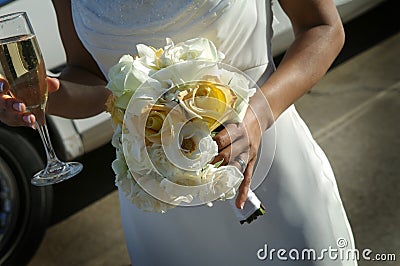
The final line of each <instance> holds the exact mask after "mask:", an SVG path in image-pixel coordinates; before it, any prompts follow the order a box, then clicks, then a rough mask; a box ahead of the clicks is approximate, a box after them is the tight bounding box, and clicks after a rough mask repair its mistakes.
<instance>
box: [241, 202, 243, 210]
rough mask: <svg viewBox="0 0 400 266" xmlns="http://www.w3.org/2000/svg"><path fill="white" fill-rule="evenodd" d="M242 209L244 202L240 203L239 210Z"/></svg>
mask: <svg viewBox="0 0 400 266" xmlns="http://www.w3.org/2000/svg"><path fill="white" fill-rule="evenodd" d="M243 208H244V202H242V203H240V209H241V210H243Z"/></svg>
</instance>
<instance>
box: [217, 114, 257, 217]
mask: <svg viewBox="0 0 400 266" xmlns="http://www.w3.org/2000/svg"><path fill="white" fill-rule="evenodd" d="M262 132H263V130H262V126H261V125H260V120H259V119H257V117H256V115H255V114H254V113H253V112H252V110H251V109H250V108H249V109H248V111H247V113H246V116H245V118H244V119H243V122H242V123H237V124H228V125H226V127H225V128H224V129H223V130H222V131H221V132H219V133H218V134H217V135H216V136H215V137H214V140H215V141H216V142H217V144H218V152H219V153H218V155H217V156H216V157H215V158H214V160H213V163H217V162H220V161H222V160H223V162H222V165H227V164H228V165H233V166H236V167H237V168H238V169H239V170H240V171H241V172H242V173H243V175H244V179H243V181H242V183H241V184H240V187H239V191H238V195H237V197H236V207H237V208H239V209H242V208H243V206H244V203H245V202H246V199H247V193H248V191H249V188H250V183H251V178H252V175H253V169H254V165H255V163H256V159H257V152H258V147H259V146H260V143H261V137H262Z"/></svg>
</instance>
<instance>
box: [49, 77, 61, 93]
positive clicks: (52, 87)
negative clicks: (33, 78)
mask: <svg viewBox="0 0 400 266" xmlns="http://www.w3.org/2000/svg"><path fill="white" fill-rule="evenodd" d="M46 82H47V89H48V91H49V92H50V93H51V92H55V91H57V90H58V89H59V88H60V81H59V80H58V79H57V78H51V77H47V78H46Z"/></svg>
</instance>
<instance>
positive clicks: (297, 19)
mask: <svg viewBox="0 0 400 266" xmlns="http://www.w3.org/2000/svg"><path fill="white" fill-rule="evenodd" d="M279 2H280V4H281V7H282V8H283V10H284V11H285V12H286V14H287V15H288V17H289V18H290V21H291V22H292V26H293V31H294V35H295V40H294V42H293V44H292V45H291V46H290V48H289V49H288V50H287V52H286V54H285V56H284V58H283V60H282V62H281V63H280V64H279V66H278V68H277V70H276V71H275V72H274V73H273V74H272V76H271V77H270V78H269V79H268V81H267V82H266V83H265V84H264V85H263V86H261V92H262V93H263V95H264V96H265V97H266V98H267V99H268V102H269V104H270V106H271V109H272V112H273V115H274V118H275V119H277V118H278V117H279V116H280V114H281V113H282V112H283V111H284V110H286V109H287V108H288V107H289V106H290V105H291V104H293V103H294V102H295V101H296V100H297V99H298V98H300V97H301V96H302V95H303V94H304V93H306V92H307V91H308V90H310V89H311V88H312V87H313V86H314V85H315V84H316V83H317V81H318V80H320V79H321V78H322V76H323V75H324V74H325V73H326V71H327V70H328V68H329V66H330V65H331V64H332V62H333V60H334V59H335V58H336V56H337V55H338V53H339V52H340V50H341V49H342V47H343V44H344V31H343V26H342V22H341V20H340V17H339V14H338V13H337V10H336V7H335V4H334V3H333V1H332V0H328V1H319V0H296V1H292V0H279ZM255 100H256V99H255ZM253 107H254V106H253ZM260 114H262V112H260ZM264 126H267V125H264Z"/></svg>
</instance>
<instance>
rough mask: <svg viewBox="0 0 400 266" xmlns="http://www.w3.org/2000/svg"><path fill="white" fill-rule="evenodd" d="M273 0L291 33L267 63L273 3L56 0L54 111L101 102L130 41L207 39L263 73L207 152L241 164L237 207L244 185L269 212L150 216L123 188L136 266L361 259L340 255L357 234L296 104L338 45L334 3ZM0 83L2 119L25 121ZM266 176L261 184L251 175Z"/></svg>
mask: <svg viewBox="0 0 400 266" xmlns="http://www.w3.org/2000/svg"><path fill="white" fill-rule="evenodd" d="M279 2H280V4H281V6H282V8H283V9H284V11H285V12H286V14H287V15H288V16H289V18H290V20H291V22H292V25H293V29H294V33H295V40H294V42H293V44H292V45H291V46H290V48H289V49H288V51H287V53H286V55H285V57H284V59H283V60H282V62H281V63H280V65H279V67H278V68H277V69H275V67H274V64H273V61H272V56H271V38H272V34H273V33H272V26H271V23H272V18H273V14H272V11H271V1H269V0H265V1H262V0H206V1H200V0H172V1H161V0H147V1H143V0H118V1H117V0H70V1H65V0H53V3H54V7H55V9H56V13H57V17H58V24H59V29H60V33H61V37H62V40H63V44H64V48H65V51H66V54H67V67H66V68H65V69H64V70H63V72H62V74H61V76H60V77H59V79H55V78H48V79H47V81H48V87H49V91H50V92H52V93H51V94H50V96H49V102H48V113H50V114H53V115H59V116H63V117H66V118H83V117H89V116H92V115H95V114H98V113H100V112H102V111H104V108H105V107H104V104H105V102H106V99H107V98H108V96H109V93H110V92H109V91H108V90H107V89H106V88H105V85H106V82H107V78H106V77H107V72H108V70H109V68H110V67H111V66H112V65H114V64H115V63H117V61H118V59H119V58H120V57H121V55H123V54H128V53H130V54H135V53H136V51H135V47H136V44H138V43H144V44H146V45H151V46H153V47H163V46H164V44H165V39H166V37H169V38H171V39H172V40H174V41H175V42H181V41H185V40H188V39H191V38H196V37H205V38H208V39H210V40H211V41H212V42H214V43H215V45H216V46H217V48H218V50H220V51H221V52H223V53H224V54H225V59H224V61H223V62H224V63H227V64H229V65H232V66H234V67H236V68H238V69H240V70H242V71H244V72H245V73H246V74H248V75H249V76H250V77H251V78H252V79H254V80H259V79H260V78H261V77H262V76H263V77H265V78H266V81H265V82H264V83H263V84H262V85H261V86H260V89H259V90H258V91H257V93H256V95H255V96H254V97H252V98H251V101H250V105H251V109H250V108H249V109H248V111H247V113H246V116H245V119H244V121H243V123H241V124H239V125H236V124H235V125H233V124H232V125H228V126H227V129H225V130H223V131H221V132H220V133H219V134H218V135H217V136H216V137H215V140H216V141H217V143H218V146H219V154H218V156H217V158H216V159H215V160H217V161H218V160H219V159H221V158H233V160H231V164H232V165H235V166H237V167H238V168H239V169H240V170H241V171H243V172H244V176H245V178H244V181H243V182H242V184H241V185H240V188H239V191H238V196H237V198H236V202H235V204H236V208H239V209H240V208H242V207H243V205H244V203H245V201H246V198H247V193H248V190H249V188H250V187H251V188H252V189H253V190H254V191H255V193H256V194H257V196H258V197H259V198H260V200H261V201H262V202H263V203H264V205H266V209H267V214H266V215H264V216H262V217H261V218H259V219H258V220H257V221H255V222H253V223H251V224H250V225H240V224H239V223H238V221H237V220H236V219H235V217H234V215H233V212H232V210H231V208H230V206H229V205H228V204H226V203H225V202H216V203H215V204H214V206H213V207H212V208H208V207H204V206H198V207H190V208H189V207H177V208H174V209H172V210H170V211H168V212H167V213H165V214H158V213H146V212H143V211H141V210H139V209H138V208H137V207H136V206H135V205H134V204H132V203H131V202H129V201H128V200H127V199H126V198H125V196H124V194H123V193H122V191H121V190H120V192H119V195H120V205H121V215H122V225H123V228H124V232H125V240H126V243H127V246H128V251H129V255H130V258H131V261H132V264H133V265H262V264H265V265H356V264H357V262H356V261H355V260H353V259H352V257H350V258H347V257H348V256H347V257H346V256H343V254H344V253H345V251H347V250H350V251H351V250H352V249H354V240H353V236H352V232H351V229H350V226H349V223H348V220H347V217H346V214H345V211H344V208H343V205H342V202H341V199H340V196H339V192H338V188H337V185H336V181H335V178H334V175H333V172H332V169H331V167H330V164H329V162H328V160H327V158H326V156H325V154H324V153H323V151H322V150H321V149H320V147H319V146H318V145H317V143H316V142H315V141H314V139H313V138H312V136H311V134H310V132H309V130H308V128H307V126H306V125H305V123H304V122H303V120H302V119H301V118H300V117H299V115H298V113H297V111H296V109H295V107H294V106H293V103H294V102H295V101H296V100H297V99H298V98H299V97H301V96H302V95H303V94H304V93H306V92H307V91H308V90H310V88H311V87H312V86H313V85H314V84H315V83H316V82H317V81H318V80H319V79H320V78H321V77H322V76H323V75H324V74H325V72H326V71H327V69H328V68H329V66H330V64H331V63H332V61H333V60H334V58H335V57H336V56H337V54H338V53H339V51H340V49H341V48H342V45H343V41H344V33H343V28H342V24H341V21H340V18H339V16H338V13H337V11H336V8H335V5H334V3H333V0H326V1H320V0H297V1H291V0H279ZM0 82H1V86H0V88H1V89H0V93H1V100H0V108H2V109H3V110H6V112H1V113H0V120H1V121H2V122H3V123H6V124H8V125H13V126H20V125H27V126H29V125H31V123H33V122H34V121H35V117H34V116H33V115H32V114H30V113H28V112H26V110H25V106H24V105H23V104H19V103H18V102H17V100H16V99H14V98H11V97H10V96H8V95H7V94H6V92H7V89H8V84H7V82H6V81H5V80H4V79H1V80H0ZM264 99H267V100H268V103H269V106H270V108H271V111H272V115H273V117H274V119H271V116H269V115H268V112H267V111H266V110H268V108H269V107H268V106H267V105H266V102H265V101H264ZM259 122H260V123H261V128H260V126H259V124H258V123H259ZM272 126H273V127H274V128H275V134H276V150H275V155H274V158H273V161H272V165H268V163H267V162H266V161H264V160H265V158H264V157H261V158H257V157H258V156H257V155H259V154H260V153H264V154H267V157H268V156H272V155H271V154H272V153H273V152H274V150H273V148H274V147H273V145H271V143H269V142H268V140H269V137H270V131H271V130H269V129H270V128H271V127H272ZM246 130H247V131H248V132H249V133H250V136H248V137H244V136H245V134H246ZM228 132H229V134H228ZM229 137H232V139H230V138H229ZM261 143H263V144H262V145H260V144H261ZM228 161H229V160H228ZM255 169H256V170H255ZM268 170H269V171H268ZM253 175H254V176H253ZM265 175H267V177H266V178H265V180H264V181H263V182H261V183H258V184H254V183H257V182H253V183H251V180H252V179H253V180H256V179H257V180H260V179H263V177H264V176H265ZM332 250H333V251H332ZM328 251H329V252H328Z"/></svg>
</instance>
